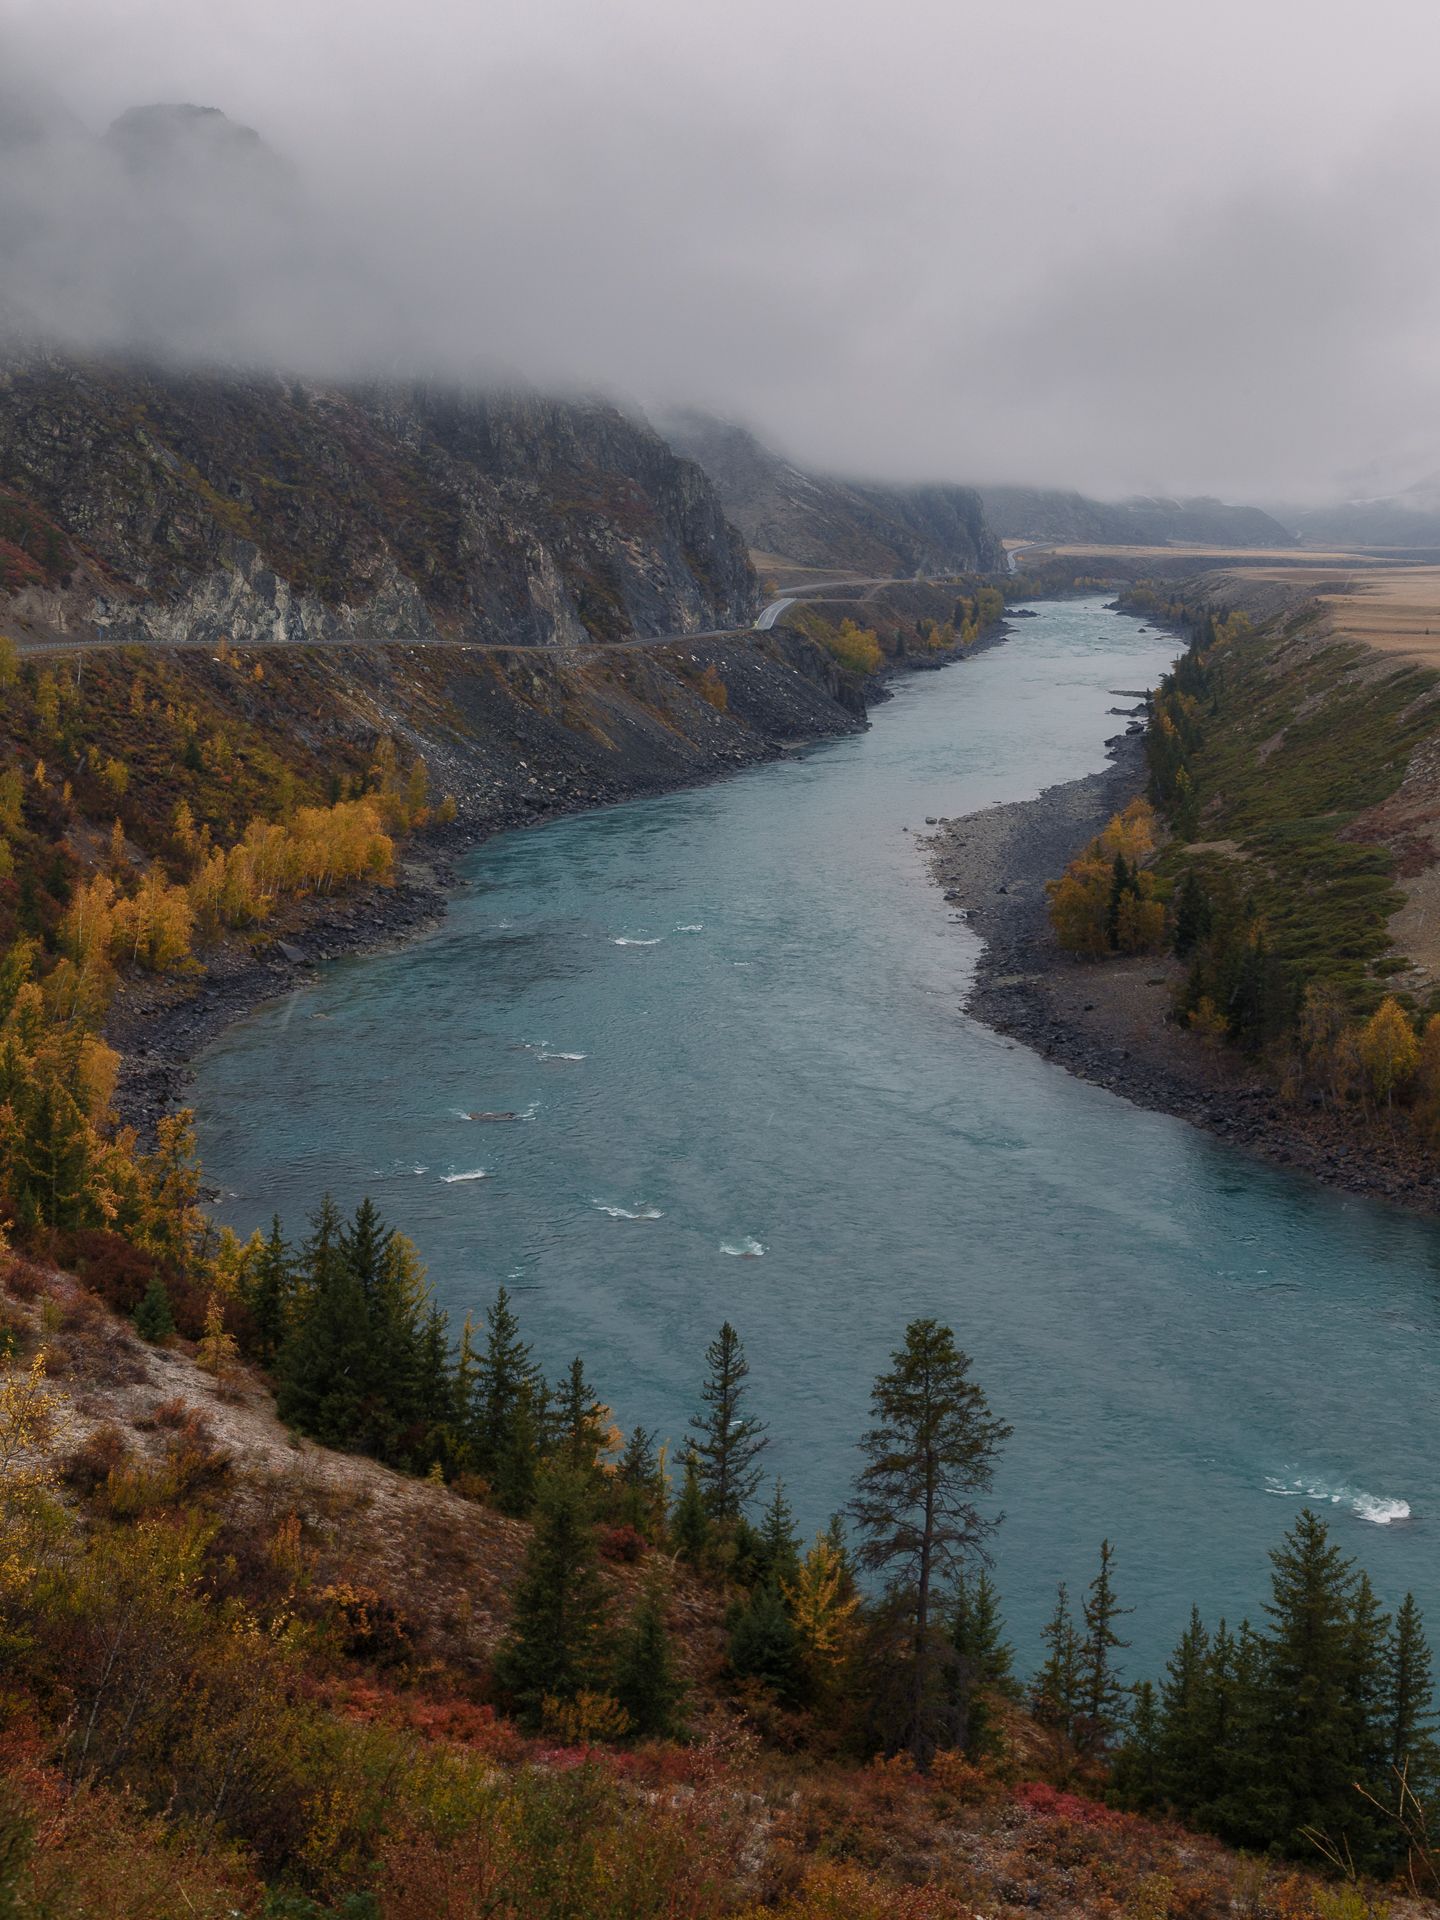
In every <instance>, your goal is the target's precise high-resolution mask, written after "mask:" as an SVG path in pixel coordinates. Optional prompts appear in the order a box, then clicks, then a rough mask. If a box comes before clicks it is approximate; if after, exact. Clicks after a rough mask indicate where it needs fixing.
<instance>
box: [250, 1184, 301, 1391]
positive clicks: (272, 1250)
mask: <svg viewBox="0 0 1440 1920" xmlns="http://www.w3.org/2000/svg"><path fill="white" fill-rule="evenodd" d="M293 1291H294V1275H293V1273H292V1270H291V1256H290V1249H289V1248H288V1247H287V1246H286V1244H285V1236H284V1235H283V1233H282V1232H281V1231H280V1216H279V1215H278V1214H276V1216H275V1217H274V1219H273V1220H272V1221H271V1223H270V1237H269V1239H268V1240H264V1241H262V1242H261V1244H260V1246H259V1248H258V1250H257V1252H256V1254H255V1258H254V1260H253V1261H252V1262H251V1264H250V1268H249V1271H248V1273H247V1275H246V1279H245V1285H244V1294H243V1297H244V1301H245V1305H246V1307H247V1308H248V1309H249V1313H250V1328H251V1332H250V1341H249V1345H250V1351H251V1353H252V1355H253V1356H254V1358H255V1359H256V1360H258V1361H259V1363H260V1365H261V1366H262V1367H270V1366H273V1365H274V1364H275V1356H276V1354H277V1353H279V1351H280V1347H281V1343H282V1342H283V1340H284V1338H285V1327H286V1318H287V1315H288V1312H289V1307H290V1300H291V1295H292V1293H293Z"/></svg>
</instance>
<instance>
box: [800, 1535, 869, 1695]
mask: <svg viewBox="0 0 1440 1920" xmlns="http://www.w3.org/2000/svg"><path fill="white" fill-rule="evenodd" d="M784 1589H785V1598H786V1600H787V1602H788V1603H789V1607H790V1618H791V1620H792V1621H793V1622H794V1625H795V1632H796V1634H797V1636H798V1637H799V1640H800V1645H801V1647H802V1648H803V1650H804V1653H805V1658H806V1661H807V1663H808V1664H809V1667H810V1671H811V1673H812V1674H813V1675H814V1676H815V1677H816V1678H817V1679H818V1680H820V1681H822V1682H823V1681H824V1680H825V1679H826V1678H827V1677H828V1676H829V1675H831V1674H833V1673H834V1671H835V1669H836V1668H837V1667H838V1666H839V1664H840V1662H841V1661H842V1660H843V1659H844V1657H845V1655H846V1653H847V1651H848V1650H849V1646H850V1641H851V1637H852V1635H853V1632H854V1622H855V1613H856V1610H857V1608H858V1607H859V1605H860V1600H859V1596H858V1594H856V1593H855V1592H854V1591H853V1590H852V1585H851V1582H850V1580H849V1578H848V1576H847V1573H846V1568H845V1562H844V1559H843V1557H842V1556H841V1553H840V1550H839V1548H838V1547H837V1546H836V1545H835V1543H834V1541H833V1540H831V1539H830V1537H829V1536H828V1534H824V1533H821V1534H817V1535H816V1537H815V1544H814V1546H813V1547H811V1549H810V1551H809V1553H807V1554H806V1556H805V1558H804V1559H803V1560H802V1561H801V1563H800V1567H799V1570H798V1572H797V1573H796V1575H795V1579H794V1581H793V1582H791V1581H786V1582H785V1583H784Z"/></svg>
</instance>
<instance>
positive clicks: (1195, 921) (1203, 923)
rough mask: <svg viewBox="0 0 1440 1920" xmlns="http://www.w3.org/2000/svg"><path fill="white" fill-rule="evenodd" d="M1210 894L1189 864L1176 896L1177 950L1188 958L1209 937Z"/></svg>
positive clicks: (1183, 956) (1180, 954) (1181, 955)
mask: <svg viewBox="0 0 1440 1920" xmlns="http://www.w3.org/2000/svg"><path fill="white" fill-rule="evenodd" d="M1210 925H1211V913H1210V896H1209V894H1208V893H1206V891H1205V889H1204V887H1203V886H1202V885H1201V883H1200V878H1199V875H1198V874H1197V873H1196V872H1195V869H1194V868H1193V867H1189V866H1187V867H1186V869H1185V877H1184V879H1183V880H1182V881H1181V882H1180V887H1179V891H1178V892H1177V894H1176V896H1175V951H1176V953H1177V954H1178V955H1179V957H1180V959H1182V960H1188V959H1189V958H1190V956H1191V955H1192V954H1193V953H1194V951H1195V949H1196V948H1197V947H1198V946H1199V945H1200V944H1201V942H1202V941H1204V940H1206V939H1208V938H1209V935H1210Z"/></svg>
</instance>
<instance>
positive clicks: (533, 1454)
mask: <svg viewBox="0 0 1440 1920" xmlns="http://www.w3.org/2000/svg"><path fill="white" fill-rule="evenodd" d="M547 1412H548V1396H547V1395H546V1392H545V1386H544V1382H543V1381H541V1380H539V1379H531V1380H526V1381H524V1382H523V1383H522V1385H521V1387H520V1389H519V1391H518V1393H517V1394H516V1396H515V1398H514V1400H513V1401H512V1403H511V1405H510V1409H509V1412H508V1414H507V1415H506V1419H505V1424H504V1426H503V1427H502V1428H501V1429H500V1435H499V1439H500V1445H499V1450H498V1452H497V1453H496V1454H495V1455H494V1459H493V1464H492V1469H491V1484H492V1490H493V1492H494V1495H495V1504H496V1506H497V1507H499V1509H500V1511H501V1512H502V1513H508V1514H512V1515H513V1516H515V1517H516V1518H517V1519H518V1518H522V1517H523V1516H524V1515H525V1514H528V1513H529V1511H530V1509H531V1507H532V1506H534V1504H535V1494H536V1488H537V1487H538V1485H539V1480H540V1469H541V1461H542V1443H543V1441H544V1437H545V1427H546V1420H547Z"/></svg>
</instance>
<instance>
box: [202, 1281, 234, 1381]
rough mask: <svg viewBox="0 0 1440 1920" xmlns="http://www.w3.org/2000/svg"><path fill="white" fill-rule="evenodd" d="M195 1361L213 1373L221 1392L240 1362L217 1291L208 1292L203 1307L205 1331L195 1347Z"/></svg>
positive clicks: (206, 1370)
mask: <svg viewBox="0 0 1440 1920" xmlns="http://www.w3.org/2000/svg"><path fill="white" fill-rule="evenodd" d="M195 1361H196V1364H197V1366H199V1367H201V1368H203V1369H204V1371H205V1372H206V1373H208V1374H213V1376H214V1379H215V1384H216V1386H217V1387H219V1389H220V1391H221V1392H222V1393H223V1392H224V1391H225V1389H226V1387H227V1386H228V1385H229V1384H230V1381H231V1379H232V1377H233V1376H234V1373H235V1369H236V1367H237V1366H239V1364H240V1349H239V1347H238V1346H237V1345H236V1342H235V1336H234V1334H233V1333H231V1332H230V1331H229V1330H228V1329H227V1327H226V1325H225V1309H224V1308H223V1307H222V1306H221V1304H220V1296H219V1294H218V1293H212V1294H211V1296H210V1300H209V1304H208V1305H207V1306H206V1308H205V1332H204V1333H203V1335H202V1336H201V1339H200V1344H199V1346H198V1347H196V1349H195Z"/></svg>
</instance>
